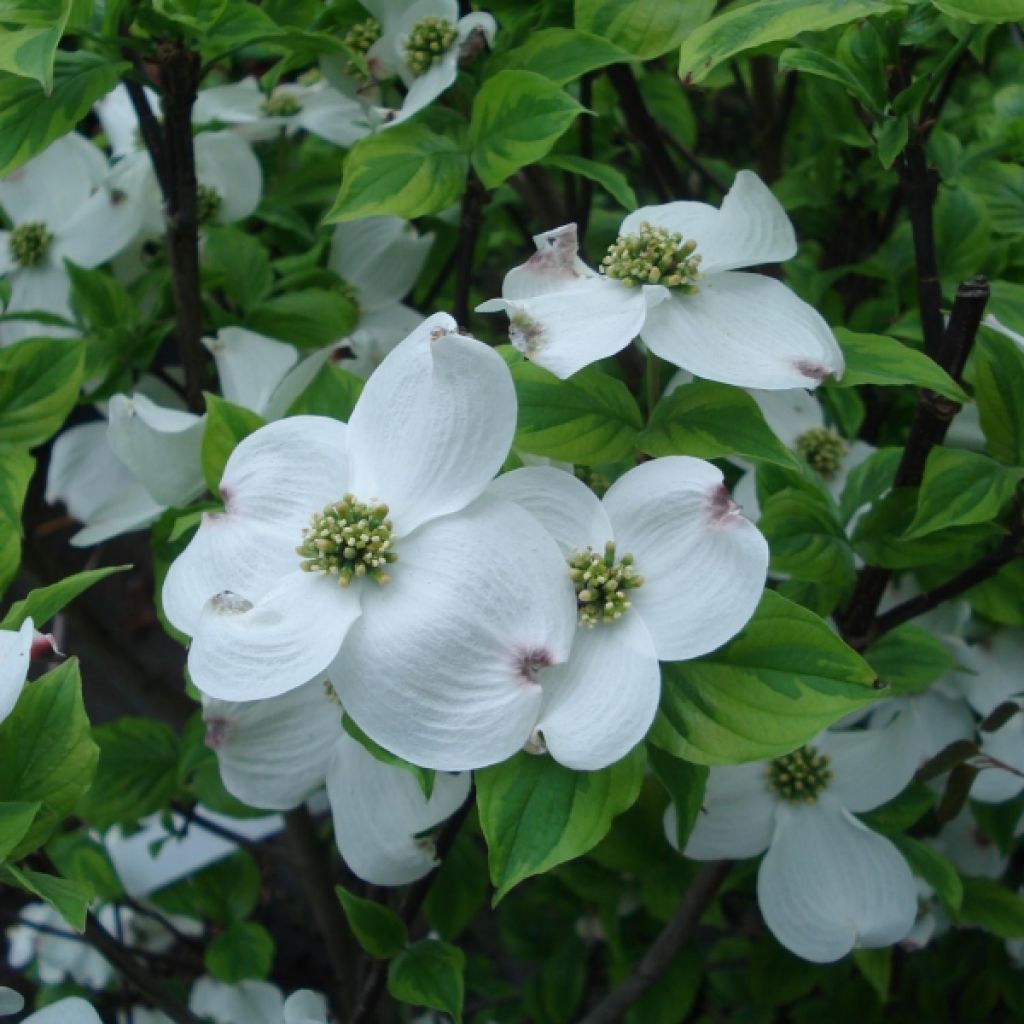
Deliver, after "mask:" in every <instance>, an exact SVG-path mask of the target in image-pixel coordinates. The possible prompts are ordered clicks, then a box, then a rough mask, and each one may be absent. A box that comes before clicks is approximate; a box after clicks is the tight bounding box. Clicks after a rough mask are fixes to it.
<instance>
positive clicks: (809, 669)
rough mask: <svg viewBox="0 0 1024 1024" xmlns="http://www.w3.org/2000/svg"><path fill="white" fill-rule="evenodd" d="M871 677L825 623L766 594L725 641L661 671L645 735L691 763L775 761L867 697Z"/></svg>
mask: <svg viewBox="0 0 1024 1024" xmlns="http://www.w3.org/2000/svg"><path fill="white" fill-rule="evenodd" d="M874 681H875V673H874V672H873V671H872V669H871V666H870V665H868V663H867V662H866V661H864V659H863V658H861V657H860V656H859V655H858V654H856V653H855V652H854V651H853V650H851V649H850V648H849V647H847V646H846V644H844V643H843V642H842V640H840V639H839V637H837V636H836V635H835V633H834V632H833V631H832V630H831V629H830V628H829V626H828V624H827V623H826V622H824V621H823V620H822V619H820V618H819V617H818V616H817V615H815V614H813V612H809V611H807V610H806V609H805V608H801V607H800V606H799V605H797V604H794V603H793V602H791V601H787V600H786V599H785V598H783V597H780V596H779V595H778V594H775V593H773V592H772V591H766V592H765V594H764V597H763V598H762V600H761V604H760V605H759V606H758V609H757V611H756V612H755V614H754V617H753V618H752V619H751V620H750V622H748V623H747V625H746V626H745V627H744V628H743V630H742V631H741V632H740V633H739V634H738V635H737V636H736V637H735V638H734V639H733V640H731V641H730V642H729V643H728V644H726V645H725V647H722V648H720V649H719V650H717V651H715V652H714V653H713V654H708V655H705V656H704V657H703V658H699V659H697V660H695V661H689V662H684V663H681V664H673V665H666V666H665V667H664V670H663V674H662V688H661V711H660V713H659V715H658V719H657V720H656V722H655V725H654V729H653V731H652V732H651V735H650V740H651V742H652V743H654V744H656V745H657V746H660V747H662V748H663V749H665V750H667V751H669V752H670V753H672V754H674V755H675V756H676V757H683V758H686V759H687V760H689V761H695V762H696V763H697V764H733V763H736V762H739V761H755V760H760V759H761V758H769V757H778V756H779V755H781V754H786V753H788V752H789V751H791V750H793V749H795V748H796V747H799V746H800V745H801V744H803V743H806V742H807V741H808V740H810V739H812V738H813V737H814V736H815V735H816V734H817V733H818V732H820V731H821V730H822V729H824V728H825V726H827V725H831V724H832V723H833V722H836V721H838V720H839V719H840V718H842V717H843V716H844V715H847V714H849V713H850V712H851V711H856V710H857V709H859V708H862V707H864V706H865V705H866V704H869V703H871V702H872V701H874V700H876V699H877V698H878V696H879V694H878V692H877V691H876V690H875V689H874V688H873V684H874Z"/></svg>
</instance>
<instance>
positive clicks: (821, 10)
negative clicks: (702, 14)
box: [679, 0, 889, 84]
mask: <svg viewBox="0 0 1024 1024" xmlns="http://www.w3.org/2000/svg"><path fill="white" fill-rule="evenodd" d="M888 10H889V6H888V5H887V4H884V3H880V2H878V0H760V2H758V3H752V4H743V5H740V6H736V5H732V6H730V7H727V8H726V9H725V10H724V11H722V12H721V13H720V14H718V15H716V16H715V17H714V18H712V19H711V20H710V21H707V22H705V23H704V24H703V25H701V26H700V27H699V28H697V29H696V30H695V31H694V32H692V33H691V34H690V35H689V36H688V37H687V39H686V40H685V42H683V45H682V48H681V50H680V51H679V75H680V77H681V78H682V79H683V81H684V82H687V83H688V84H692V83H696V82H700V81H702V80H703V79H704V78H706V77H707V76H708V75H709V74H710V73H711V71H713V70H714V69H715V68H716V67H717V66H718V65H719V64H721V63H722V62H723V61H726V60H728V59H729V58H730V57H733V56H735V55H736V54H737V53H742V52H743V51H744V50H751V49H753V48H754V47H755V46H764V45H765V43H774V42H781V41H783V40H786V39H792V38H793V37H794V36H796V35H799V34H800V33H801V32H821V31H824V30H825V29H827V28H833V27H834V26H835V25H845V24H848V23H849V22H851V21H856V20H857V19H858V18H866V17H868V16H869V15H872V14H883V13H885V12H886V11H888Z"/></svg>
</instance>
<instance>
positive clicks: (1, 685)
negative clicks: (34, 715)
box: [0, 619, 35, 722]
mask: <svg viewBox="0 0 1024 1024" xmlns="http://www.w3.org/2000/svg"><path fill="white" fill-rule="evenodd" d="M34 636H35V630H34V628H33V626H32V620H31V619H26V620H25V621H24V622H23V623H22V624H21V628H20V629H19V630H17V631H16V632H15V631H14V630H11V629H0V722H2V721H3V720H4V719H5V718H6V717H7V716H8V715H9V714H10V713H11V712H12V711H13V710H14V705H15V704H17V703H18V697H20V696H21V690H22V687H23V686H24V685H25V677H26V676H27V675H28V666H29V662H30V660H31V658H32V640H33V638H34Z"/></svg>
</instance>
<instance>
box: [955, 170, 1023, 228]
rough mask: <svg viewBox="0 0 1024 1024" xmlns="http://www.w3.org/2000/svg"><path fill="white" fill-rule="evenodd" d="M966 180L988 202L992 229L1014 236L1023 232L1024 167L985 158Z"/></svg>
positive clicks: (966, 186) (967, 186)
mask: <svg viewBox="0 0 1024 1024" xmlns="http://www.w3.org/2000/svg"><path fill="white" fill-rule="evenodd" d="M963 184H964V187H965V188H967V189H969V190H970V191H971V192H973V193H974V194H975V195H976V196H978V197H979V198H980V199H982V200H983V202H984V203H985V206H986V207H987V208H988V212H989V216H990V217H991V218H992V230H993V231H995V232H996V233H997V234H1000V235H1010V236H1011V237H1012V238H1019V237H1020V235H1021V234H1022V233H1024V167H1021V166H1020V164H1006V163H996V162H995V161H985V162H984V163H983V164H981V166H980V167H978V168H977V169H976V170H974V169H972V171H971V173H970V175H969V176H968V177H967V178H966V179H965V180H964V182H963Z"/></svg>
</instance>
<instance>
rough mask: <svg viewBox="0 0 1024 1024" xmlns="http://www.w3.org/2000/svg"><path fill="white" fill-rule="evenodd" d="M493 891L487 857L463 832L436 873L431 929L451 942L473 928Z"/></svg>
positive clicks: (427, 907)
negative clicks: (465, 930)
mask: <svg viewBox="0 0 1024 1024" xmlns="http://www.w3.org/2000/svg"><path fill="white" fill-rule="evenodd" d="M490 891H491V883H490V879H489V878H488V877H487V858H486V857H485V856H484V854H483V852H482V851H481V849H480V846H479V844H478V843H477V842H476V839H475V837H474V836H471V835H468V834H467V830H465V829H463V830H462V831H461V832H459V834H458V836H457V837H456V839H455V842H454V844H453V845H452V848H451V849H450V850H449V851H448V853H447V854H445V857H444V860H442V861H441V866H440V867H439V868H438V869H437V871H436V872H434V876H433V881H432V882H431V885H430V891H429V892H428V893H427V898H426V900H424V902H423V912H424V914H425V915H426V918H427V921H428V922H430V927H431V928H432V929H433V930H434V931H436V932H437V933H438V934H439V935H440V936H441V938H442V939H446V940H447V941H449V942H450V941H452V940H453V939H455V938H456V937H457V936H458V935H459V933H460V932H461V931H463V930H464V929H465V928H467V927H469V925H470V924H471V923H472V921H473V920H474V919H475V918H476V915H477V913H478V912H479V910H480V908H481V907H482V906H483V905H484V903H485V901H486V900H487V895H488V893H489V892H490Z"/></svg>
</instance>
